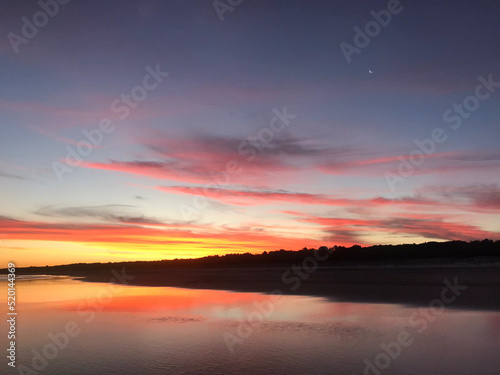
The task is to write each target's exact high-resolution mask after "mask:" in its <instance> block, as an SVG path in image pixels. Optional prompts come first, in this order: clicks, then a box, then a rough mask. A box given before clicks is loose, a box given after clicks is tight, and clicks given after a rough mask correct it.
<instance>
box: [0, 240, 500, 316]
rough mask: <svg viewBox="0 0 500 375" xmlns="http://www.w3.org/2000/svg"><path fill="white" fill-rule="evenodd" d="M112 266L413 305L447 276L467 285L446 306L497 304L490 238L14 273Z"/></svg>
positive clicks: (497, 245) (81, 271)
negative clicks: (450, 304) (451, 302)
mask: <svg viewBox="0 0 500 375" xmlns="http://www.w3.org/2000/svg"><path fill="white" fill-rule="evenodd" d="M113 270H114V271H113ZM117 272H118V273H119V274H123V275H127V279H126V280H127V283H128V284H130V285H142V286H170V287H182V288H194V289H222V290H235V291H244V292H261V293H272V292H274V293H276V292H277V293H283V294H299V295H311V296H323V297H327V298H332V299H334V300H337V301H346V302H373V303H399V304H405V305H413V306H428V305H429V303H430V302H431V301H432V300H433V299H434V298H439V296H440V293H441V291H442V290H443V288H444V286H445V280H447V281H448V282H451V283H456V284H457V285H464V286H466V287H467V289H466V290H465V291H463V293H462V295H461V296H460V298H457V299H456V302H455V303H454V304H453V305H452V306H450V307H451V308H457V309H460V308H462V307H463V308H469V309H470V308H477V309H482V310H498V311H500V300H499V299H498V298H497V297H498V296H499V295H500V241H492V240H488V239H485V240H482V241H471V242H464V241H449V242H426V243H422V244H404V245H376V246H369V247H361V246H357V245H354V246H352V247H342V246H334V247H326V246H322V247H320V248H319V249H307V248H304V249H302V250H298V251H290V250H278V251H271V252H263V253H262V254H249V253H245V254H228V255H223V256H217V255H216V256H207V257H203V258H198V259H173V260H161V261H136V262H118V263H89V264H86V263H78V264H69V265H60V266H51V267H49V266H46V267H26V268H18V269H17V274H18V275H42V274H43V275H67V276H72V277H80V278H82V280H83V281H90V282H110V281H114V279H115V278H114V276H113V275H116V273H117ZM0 273H6V269H3V270H0Z"/></svg>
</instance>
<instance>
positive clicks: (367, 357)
mask: <svg viewBox="0 0 500 375" xmlns="http://www.w3.org/2000/svg"><path fill="white" fill-rule="evenodd" d="M0 285H1V288H2V290H1V293H2V294H3V295H4V296H5V295H6V283H5V281H2V282H0ZM17 298H18V310H17V311H18V317H17V319H18V322H17V329H18V335H17V365H18V368H17V369H16V370H13V369H11V368H9V367H7V365H6V363H5V362H6V360H5V359H4V363H3V364H2V366H1V370H0V373H2V374H3V373H6V374H11V373H12V374H18V373H19V372H18V370H19V366H20V365H25V366H29V367H30V368H33V367H32V364H33V363H32V360H33V357H34V353H42V352H43V349H44V348H45V349H46V353H48V354H49V356H52V354H53V353H52V352H51V351H50V349H47V344H50V343H51V340H50V338H49V334H50V333H52V334H58V333H60V332H62V331H64V329H65V326H66V325H67V324H68V322H73V323H70V324H73V325H74V327H76V330H77V332H78V333H77V335H76V336H75V337H70V338H69V342H68V344H67V347H65V348H64V349H60V350H58V353H57V355H56V356H55V358H52V359H48V360H47V365H46V367H45V368H44V369H43V370H42V371H37V373H39V374H54V375H59V374H60V375H80V374H108V375H114V374H116V375H122V374H134V375H137V374H143V375H146V374H244V375H245V374H299V375H306V374H311V375H314V374H347V375H352V374H356V375H357V374H363V373H364V371H367V372H366V373H367V374H378V373H380V374H397V375H405V374H406V375H419V374H422V375H424V374H425V375H429V374H433V375H440V374H442V375H452V374H453V375H461V374H464V375H471V374H482V375H490V374H491V375H498V374H500V355H499V349H500V341H499V337H500V313H498V312H485V311H459V310H453V309H449V308H448V309H446V310H445V311H444V312H443V313H441V314H439V315H437V316H432V318H435V319H434V320H432V321H431V320H429V319H427V318H424V317H425V316H424V315H422V314H423V313H424V312H425V310H419V309H417V308H410V307H404V306H399V305H383V304H364V303H345V302H335V301H332V300H329V299H324V298H317V297H305V296H287V297H283V299H282V300H281V301H280V302H279V303H277V304H272V306H273V307H274V311H273V312H272V313H271V314H269V316H267V317H266V319H265V320H264V321H262V322H259V321H258V319H259V316H260V315H259V314H260V313H259V309H258V308H257V307H256V306H257V305H260V306H267V307H268V308H269V306H270V304H269V301H270V298H271V297H270V296H269V295H265V294H258V293H236V292H226V291H214V290H192V289H181V288H165V287H134V286H121V287H119V286H115V288H113V287H112V285H111V284H104V283H87V282H82V281H79V280H75V279H71V278H46V279H43V278H42V279H40V278H39V279H36V280H18V283H17ZM266 312H267V311H266ZM416 313H417V314H419V315H415V314H416ZM412 315H413V316H414V319H413V320H410V319H411V317H412ZM249 320H250V322H251V324H252V325H253V327H251V326H250V325H249V324H247V323H248V321H249ZM412 322H413V323H412ZM424 325H426V327H425V328H424ZM249 327H250V328H249ZM418 330H420V331H421V332H418ZM402 332H406V333H407V339H408V340H411V344H410V345H409V346H407V347H402V349H401V352H400V353H396V352H393V356H394V357H395V358H394V359H393V358H391V357H389V356H388V355H386V354H382V355H381V353H385V352H384V351H383V349H382V348H381V345H382V344H386V345H387V344H390V343H393V342H394V341H396V340H397V339H398V336H399V335H401V333H402ZM228 340H229V341H228ZM231 340H232V341H231ZM226 341H227V342H226ZM228 342H229V343H230V345H229V346H232V349H233V352H231V351H230V350H229V346H228ZM1 343H2V350H5V349H4V348H6V347H7V338H6V331H4V333H2V337H1ZM49 346H50V345H49ZM393 348H394V346H393ZM47 350H48V352H47ZM394 350H396V349H394ZM396 354H399V355H396ZM377 359H378V362H376V360H377ZM388 360H389V362H387V361H388ZM366 361H368V362H369V363H372V364H373V366H375V363H378V364H379V366H380V367H378V368H375V367H372V369H371V370H368V369H366V363H367V362H366ZM382 367H387V368H382ZM375 371H379V372H375Z"/></svg>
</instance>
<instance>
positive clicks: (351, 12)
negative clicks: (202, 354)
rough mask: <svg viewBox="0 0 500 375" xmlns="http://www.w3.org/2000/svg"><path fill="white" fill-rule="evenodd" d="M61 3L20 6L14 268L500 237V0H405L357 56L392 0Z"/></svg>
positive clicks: (13, 62)
mask: <svg viewBox="0 0 500 375" xmlns="http://www.w3.org/2000/svg"><path fill="white" fill-rule="evenodd" d="M49 3H51V2H50V1H49ZM223 3H227V2H226V1H223ZM472 4H474V5H472ZM58 8H59V9H58V10H57V12H56V14H54V16H53V17H50V18H49V19H48V21H47V23H46V25H45V26H43V27H39V28H38V32H37V33H36V35H34V36H32V35H31V38H25V36H23V34H22V28H23V22H24V21H23V17H26V19H27V20H28V21H32V20H33V16H34V14H36V12H40V11H41V8H40V6H39V5H38V4H37V2H36V1H20V0H7V1H4V2H3V3H2V8H1V9H0V31H1V32H0V34H1V39H0V58H1V70H0V82H1V85H0V127H1V128H0V130H1V133H0V134H1V136H0V188H1V211H0V248H1V252H2V254H1V255H0V260H1V261H2V264H6V262H7V261H11V260H14V261H16V262H17V264H18V266H29V265H46V264H48V265H53V264H64V263H72V262H104V261H105V262H108V261H119V260H153V259H170V258H185V257H198V256H204V255H211V254H226V253H235V252H247V251H249V252H258V253H260V252H262V251H265V250H267V251H269V250H278V249H280V248H284V249H293V250H295V249H300V248H302V247H304V246H306V247H317V246H320V245H323V244H325V245H329V246H333V245H335V244H336V245H349V246H350V245H352V244H360V245H370V244H391V243H392V244H397V243H419V242H425V241H445V240H466V241H469V240H474V239H484V238H490V239H500V220H499V218H500V182H499V171H500V151H499V147H498V145H499V141H500V127H499V122H498V119H499V116H500V105H499V104H500V84H498V83H497V84H496V86H495V83H494V82H500V65H499V61H500V48H499V39H498V35H500V24H499V23H498V19H499V17H500V9H499V6H498V5H497V4H496V3H495V2H493V1H477V2H472V1H464V2H456V1H439V2H420V1H413V2H411V1H402V2H401V3H400V4H399V8H398V9H399V10H400V11H399V12H398V13H397V14H392V15H391V20H390V22H389V23H388V25H387V26H386V27H385V28H384V27H382V28H381V31H380V33H379V35H377V36H374V37H373V38H370V39H371V41H370V43H369V44H368V45H367V46H366V47H363V48H358V52H359V53H354V54H352V55H350V57H349V59H350V60H351V62H350V63H348V61H347V60H348V59H346V56H345V54H344V53H343V51H342V49H341V48H340V45H341V43H343V42H344V43H347V44H349V45H352V46H355V44H354V37H355V31H354V28H355V27H359V28H360V29H363V30H364V28H365V25H366V24H367V23H368V22H370V21H373V19H374V17H373V15H372V14H371V13H370V12H371V11H375V12H379V11H381V10H385V9H387V8H388V2H387V1H354V2H347V1H331V0H329V1H327V0H324V1H323V0H317V1H298V0H287V1H285V0H281V1H264V0H246V1H245V0H244V1H242V2H241V4H240V5H237V6H235V7H231V11H226V12H224V13H223V14H222V17H223V20H221V17H219V14H218V13H217V10H216V9H215V7H214V4H213V1H211V0H209V1H201V0H185V1H160V0H157V1H155V0H136V1H127V2H123V3H118V2H116V3H113V4H111V2H104V1H75V0H73V1H70V2H68V3H67V4H65V5H61V4H59V5H58ZM220 12H221V11H220V9H219V13H220ZM40 20H41V21H40ZM43 20H44V19H43V17H42V18H40V17H39V19H38V21H39V22H42V21H43ZM35 27H36V26H35ZM25 29H27V28H26V27H25ZM25 31H26V30H25ZM11 33H14V34H16V35H18V36H19V38H24V42H19V43H18V44H16V42H14V47H13V42H12V40H17V41H19V40H21V39H15V38H14V37H13V35H12V34H11ZM9 35H10V37H9ZM13 38H14V39H13ZM16 49H17V53H16ZM167 73H168V76H167ZM488 82H490V83H489V84H488ZM491 82H493V83H491ZM138 86H139V87H138ZM479 86H481V87H479ZM122 95H127V96H126V97H125V96H124V97H122ZM131 95H132V97H131ZM141 95H142V96H141ZM126 98H129V99H126ZM134 98H138V99H137V100H135V99H134ZM127 100H128V103H129V104H126V103H127ZM459 105H460V106H461V107H459ZM467 108H468V109H467ZM100 125H101V129H102V128H104V129H105V130H107V133H105V132H102V131H101V130H99V127H100ZM440 129H441V130H440ZM85 134H93V135H94V137H97V138H94V140H97V141H96V146H95V147H93V148H92V149H90V151H89V149H88V148H86V147H85V143H84V142H88V140H87V138H86V136H85ZM97 134H100V135H97ZM433 134H434V135H435V136H436V135H438V136H436V137H437V138H439V139H440V140H441V141H440V142H439V143H437V142H434V141H429V139H430V138H431V137H432V136H433ZM101 136H102V138H101ZM426 139H427V140H428V141H424V140H426ZM422 142H423V143H422ZM87 144H88V143H87ZM418 144H420V145H421V147H424V148H425V147H431V146H432V147H431V148H432V150H431V149H430V148H428V149H427V150H428V152H427V153H426V154H425V155H424V154H423V152H422V151H420V148H419V146H418ZM422 145H424V146H422ZM78 150H80V151H78ZM412 152H413V156H412V160H413V162H412V161H409V155H410V153H412ZM424 152H425V151H424ZM85 153H86V155H82V154H85ZM68 154H72V156H71V158H72V159H71V158H68ZM74 155H77V156H78V157H79V158H80V159H81V160H76V161H75V159H74V158H75V156H74ZM415 155H417V156H415ZM418 155H420V156H418ZM422 155H423V156H422ZM401 160H405V161H404V162H402V161H401ZM415 161H416V162H415ZM68 162H69V163H70V165H69V166H68ZM412 163H413V164H412ZM417 163H418V164H419V165H416V164H417ZM408 165H410V166H411V169H410V172H408V169H409V168H408ZM398 168H399V172H398ZM401 171H402V172H403V174H401ZM406 172H408V173H406ZM1 267H4V266H1Z"/></svg>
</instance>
